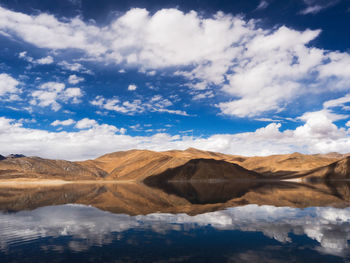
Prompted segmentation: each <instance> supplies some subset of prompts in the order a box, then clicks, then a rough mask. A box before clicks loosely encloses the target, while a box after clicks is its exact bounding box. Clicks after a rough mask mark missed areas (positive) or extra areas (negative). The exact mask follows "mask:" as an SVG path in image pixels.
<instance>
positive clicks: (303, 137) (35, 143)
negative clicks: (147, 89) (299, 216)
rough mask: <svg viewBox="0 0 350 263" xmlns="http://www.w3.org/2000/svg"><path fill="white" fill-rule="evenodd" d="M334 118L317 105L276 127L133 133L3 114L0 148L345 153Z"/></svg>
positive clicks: (66, 153) (53, 153) (93, 152)
mask: <svg viewBox="0 0 350 263" xmlns="http://www.w3.org/2000/svg"><path fill="white" fill-rule="evenodd" d="M333 119H334V115H332V113H329V112H327V111H326V110H321V111H318V112H310V113H306V114H304V115H303V116H302V117H300V120H301V121H303V122H304V124H303V125H300V126H298V127H297V128H296V129H295V130H284V131H281V130H280V129H281V127H282V125H281V124H280V123H270V124H268V125H267V126H265V127H262V128H259V129H257V130H256V131H254V132H243V133H236V134H214V135H211V136H209V137H207V138H204V137H192V136H186V135H182V136H180V135H174V136H172V135H169V134H166V133H157V134H154V135H152V136H135V137H132V136H129V135H125V134H123V133H125V129H123V128H121V129H118V128H116V127H115V126H112V125H107V124H98V123H97V122H96V121H95V120H91V119H88V118H85V119H83V120H80V121H79V122H78V123H77V124H76V127H77V128H79V129H82V130H81V131H78V132H49V131H45V130H39V129H29V128H25V127H23V126H22V123H21V122H18V121H15V120H11V119H7V118H4V117H2V118H0V148H1V150H2V154H5V155H6V154H9V153H11V152H18V153H23V154H26V155H40V156H42V157H49V158H64V159H71V160H77V159H88V158H94V157H97V156H99V155H102V154H105V153H108V152H114V151H121V150H128V149H150V150H170V149H182V150H183V149H186V148H188V147H195V148H199V149H203V150H210V151H217V152H223V153H228V154H240V155H248V156H249V155H270V154H282V153H291V152H302V153H307V154H311V153H328V152H340V153H347V152H349V149H350V131H349V129H345V128H339V127H337V126H336V125H335V124H334V123H333ZM43 142H45V143H43ZM68 149H69V150H68Z"/></svg>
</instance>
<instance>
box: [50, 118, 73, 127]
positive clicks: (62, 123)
mask: <svg viewBox="0 0 350 263" xmlns="http://www.w3.org/2000/svg"><path fill="white" fill-rule="evenodd" d="M74 123H75V121H74V120H72V119H67V120H63V121H60V120H55V121H54V122H52V123H51V124H50V125H51V126H69V125H72V124H74Z"/></svg>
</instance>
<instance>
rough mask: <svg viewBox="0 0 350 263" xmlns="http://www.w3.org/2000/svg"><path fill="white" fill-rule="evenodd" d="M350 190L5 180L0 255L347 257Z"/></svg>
mask: <svg viewBox="0 0 350 263" xmlns="http://www.w3.org/2000/svg"><path fill="white" fill-rule="evenodd" d="M235 187H236V188H235ZM205 193H207V195H206V194H205ZM220 193H221V194H220ZM349 193H350V191H349V186H348V185H347V183H342V182H338V183H332V184H330V183H329V184H318V185H305V184H295V183H275V184H274V183H257V182H253V183H246V182H243V183H232V184H227V183H225V184H219V183H218V184H203V183H199V184H188V183H187V184H175V185H167V186H164V185H162V186H160V187H149V186H145V185H138V184H127V185H120V184H115V185H114V184H108V185H103V184H100V185H88V184H85V185H77V184H74V185H64V186H51V187H49V186H45V187H44V186H40V187H39V186H36V187H34V186H31V187H26V186H18V187H16V188H9V187H0V209H1V212H0V262H350V248H349V242H348V241H349V239H350V208H348V206H349V201H350V198H349V196H350V194H349ZM220 197H221V198H220Z"/></svg>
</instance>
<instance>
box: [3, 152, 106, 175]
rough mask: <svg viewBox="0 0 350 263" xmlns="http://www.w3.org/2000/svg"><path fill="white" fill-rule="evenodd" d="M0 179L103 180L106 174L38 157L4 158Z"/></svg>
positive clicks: (71, 163) (93, 169) (77, 165)
mask: <svg viewBox="0 0 350 263" xmlns="http://www.w3.org/2000/svg"><path fill="white" fill-rule="evenodd" d="M0 176H1V178H18V177H33V178H60V179H67V180H79V179H97V178H104V177H106V176H107V173H106V172H105V171H103V170H101V169H98V168H91V167H84V166H82V165H80V164H77V163H74V162H69V161H63V160H49V159H43V158H39V157H20V158H6V159H4V160H1V161H0Z"/></svg>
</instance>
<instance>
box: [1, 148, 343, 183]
mask: <svg viewBox="0 0 350 263" xmlns="http://www.w3.org/2000/svg"><path fill="white" fill-rule="evenodd" d="M349 155H350V154H339V153H329V154H313V155H306V154H301V153H291V154H281V155H270V156H252V157H247V156H240V155H230V154H223V153H218V152H211V151H203V150H199V149H196V148H188V149H186V150H183V151H181V150H170V151H162V152H156V151H151V150H139V149H133V150H128V151H118V152H113V153H107V154H104V155H102V156H100V157H97V158H96V159H91V160H85V161H76V162H71V161H65V160H51V159H44V158H40V157H22V155H20V154H13V155H12V156H13V157H11V158H10V157H4V159H3V160H0V179H11V178H21V177H25V178H26V177H29V178H39V179H40V178H55V179H57V178H59V179H64V180H85V179H86V180H116V181H143V180H145V179H146V178H148V177H150V176H155V175H159V174H163V173H165V172H166V171H167V170H169V169H170V170H171V169H175V168H178V167H183V166H184V165H186V164H188V163H189V162H191V160H195V159H203V160H213V161H212V162H211V165H212V166H213V167H216V169H219V170H220V169H224V167H225V169H226V168H227V167H231V168H230V169H232V173H233V174H236V176H237V178H238V177H239V178H241V177H240V176H239V175H238V173H237V172H235V169H234V167H233V166H230V165H232V164H235V165H237V166H239V167H241V168H243V169H244V170H247V171H250V172H253V173H255V174H256V175H258V177H260V178H269V179H277V180H278V179H291V178H306V179H309V178H317V179H322V178H323V179H331V178H332V176H331V175H330V174H331V172H330V171H333V172H334V173H339V174H338V175H335V176H334V178H337V179H347V178H350V175H349V173H350V168H349V167H348V166H350V162H346V161H343V162H344V163H343V164H342V165H343V166H342V167H343V168H341V169H340V168H337V169H331V168H329V167H331V166H332V165H334V163H337V162H339V161H341V160H345V159H346V160H348V159H347V158H350V157H349ZM14 157H15V158H14ZM192 162H193V161H192ZM340 164H341V163H340ZM340 164H339V165H340ZM339 165H338V166H339ZM197 166H198V167H196V169H202V170H203V171H205V169H204V168H203V167H207V168H206V169H207V171H209V170H210V169H211V170H213V169H212V167H210V166H208V165H207V164H205V162H201V163H197ZM202 166H203V167H202ZM338 166H337V167H338ZM327 167H328V168H327ZM214 170H215V169H214ZM244 170H241V171H244ZM326 171H328V172H326ZM211 173H212V175H211V176H212V178H211V179H215V174H214V173H213V171H211ZM226 173H228V172H226ZM201 176H202V177H203V178H204V177H205V175H204V173H201ZM217 177H218V178H216V179H220V178H219V177H220V176H219V175H217ZM221 179H222V178H221ZM231 179H232V178H231ZM186 180H188V178H187V179H186Z"/></svg>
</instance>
